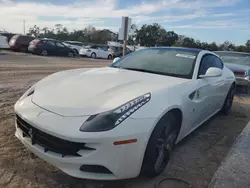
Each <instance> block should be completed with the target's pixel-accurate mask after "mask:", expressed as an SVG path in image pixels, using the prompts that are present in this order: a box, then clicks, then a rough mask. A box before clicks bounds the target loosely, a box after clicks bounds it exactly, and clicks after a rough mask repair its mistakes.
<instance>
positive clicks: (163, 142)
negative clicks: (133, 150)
mask: <svg viewBox="0 0 250 188" xmlns="http://www.w3.org/2000/svg"><path fill="white" fill-rule="evenodd" d="M177 124H178V120H177V118H176V116H175V115H174V113H171V112H169V113H167V114H166V115H165V116H164V117H163V118H162V119H161V120H160V121H159V123H158V124H157V125H156V127H155V129H154V131H153V133H152V135H151V137H150V139H149V142H148V145H147V148H146V152H145V156H144V160H143V165H142V173H143V174H145V175H146V176H151V177H152V176H157V175H159V174H160V173H162V172H163V171H164V169H165V168H166V166H167V164H168V161H169V158H170V153H171V151H172V149H173V148H174V146H175V142H176V140H177V137H178V134H179V128H176V127H179V126H177Z"/></svg>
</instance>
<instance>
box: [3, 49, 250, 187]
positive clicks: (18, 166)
mask: <svg viewBox="0 0 250 188" xmlns="http://www.w3.org/2000/svg"><path fill="white" fill-rule="evenodd" d="M109 63H110V62H108V61H106V60H90V59H80V58H77V59H67V58H53V57H39V56H31V55H25V54H9V53H7V54H4V53H1V52H0V187H18V188H22V187H25V188H26V187H32V188H33V187H39V188H40V187H43V188H51V187H72V188H73V187H83V188H99V187H102V188H122V187H124V188H125V187H126V188H128V187H132V188H135V187H136V188H139V187H144V188H153V187H154V185H155V183H156V182H157V181H158V180H160V179H161V178H163V177H177V178H181V179H183V180H186V181H188V182H189V183H190V184H191V185H193V187H196V188H203V187H204V188H205V187H207V185H208V183H209V181H210V180H211V178H212V176H213V174H214V172H215V171H216V170H217V168H218V166H219V165H220V163H221V161H222V160H223V158H224V157H225V156H226V154H227V152H228V150H229V149H230V146H231V145H232V144H233V142H234V140H235V138H236V137H237V135H238V134H239V133H240V132H241V130H242V129H243V128H244V127H245V125H246V124H247V122H248V121H249V119H250V113H249V112H250V98H249V96H248V95H245V94H238V95H237V96H236V97H235V101H234V104H233V110H232V113H231V114H230V116H227V117H225V116H220V115H217V116H215V117H214V118H212V119H211V120H210V121H209V122H207V123H205V124H204V125H203V126H201V127H200V128H198V129H197V130H196V131H194V132H193V133H192V134H191V135H190V136H188V137H187V138H186V139H184V140H183V141H182V142H181V143H180V144H178V146H177V147H176V149H175V151H174V152H173V156H172V160H171V161H170V164H169V165H168V167H167V168H166V170H165V173H164V174H162V175H161V176H160V177H157V178H155V179H147V178H143V177H139V178H135V179H131V180H123V181H113V182H107V181H90V180H79V179H75V178H71V177H69V176H68V175H66V174H64V173H63V172H61V171H59V170H58V169H55V168H54V167H52V166H51V165H49V164H47V163H46V162H44V161H42V160H40V159H39V158H37V157H36V156H35V155H33V154H32V153H30V152H29V151H28V150H27V149H26V148H25V147H24V146H23V145H22V144H21V143H20V142H19V141H18V140H17V139H16V138H15V136H14V131H15V130H14V113H13V105H14V103H15V101H16V100H17V99H18V98H19V97H20V96H21V94H22V93H23V92H24V91H25V90H26V89H27V88H28V87H29V86H31V85H32V84H33V83H35V82H36V81H38V80H40V79H41V78H43V77H45V76H47V75H49V74H51V73H53V72H56V71H60V70H65V69H71V68H79V67H101V66H105V65H108V64H109ZM162 187H163V186H162ZM175 187H178V186H175Z"/></svg>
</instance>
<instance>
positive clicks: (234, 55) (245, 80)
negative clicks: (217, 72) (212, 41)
mask: <svg viewBox="0 0 250 188" xmlns="http://www.w3.org/2000/svg"><path fill="white" fill-rule="evenodd" d="M215 53H216V54H217V55H219V56H220V58H221V59H222V61H223V62H224V63H225V65H226V66H227V67H228V68H229V69H230V70H232V71H233V72H234V75H235V77H236V85H238V86H241V87H242V88H243V89H244V91H245V92H246V93H248V88H249V83H250V79H249V76H250V53H243V52H232V51H216V52H215Z"/></svg>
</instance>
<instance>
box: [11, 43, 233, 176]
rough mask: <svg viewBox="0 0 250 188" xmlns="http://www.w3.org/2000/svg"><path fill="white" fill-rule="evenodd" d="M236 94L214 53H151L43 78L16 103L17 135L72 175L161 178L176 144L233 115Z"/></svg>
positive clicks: (158, 50) (155, 50) (168, 50)
mask: <svg viewBox="0 0 250 188" xmlns="http://www.w3.org/2000/svg"><path fill="white" fill-rule="evenodd" d="M234 92H235V77H234V74H233V72H232V71H230V70H229V69H228V68H227V67H225V66H224V65H223V62H222V61H221V60H220V58H219V57H218V56H217V55H216V54H215V53H213V52H209V51H204V50H200V49H189V48H168V47H162V48H159V47H158V48H147V49H145V50H139V51H137V52H134V53H131V54H129V55H127V56H125V57H123V58H121V59H119V60H118V61H114V62H113V63H112V64H111V65H109V66H108V67H102V68H82V69H74V70H66V71H62V72H58V73H55V74H52V75H50V76H48V77H46V78H44V79H42V80H40V81H39V82H38V83H36V84H35V85H33V86H32V87H31V88H30V89H28V90H27V91H26V92H25V93H24V94H23V95H22V97H21V98H20V99H19V100H18V101H17V102H16V104H15V107H14V112H15V114H16V119H15V121H16V124H15V125H16V133H15V135H16V137H17V138H18V139H19V140H20V141H21V142H22V143H23V144H24V145H25V146H26V147H27V148H28V149H29V150H31V151H32V152H34V153H35V154H36V155H37V156H39V157H40V158H42V159H44V160H45V161H47V162H48V163H50V164H52V165H54V166H56V167H57V168H59V169H61V170H62V171H64V172H65V173H67V174H69V175H70V176H74V177H77V178H84V179H99V180H116V179H126V178H133V177H136V176H138V175H139V174H140V173H141V172H142V174H147V175H148V176H156V175H159V174H160V173H161V172H163V170H164V169H165V167H166V166H167V164H168V161H169V157H170V156H171V151H172V150H173V149H174V146H175V144H176V143H178V142H179V141H180V140H182V139H183V138H184V137H186V136H187V135H188V134H189V133H191V132H192V131H193V130H195V129H196V128H197V127H199V126H200V125H201V124H203V123H204V122H205V121H207V120H208V119H209V118H211V117H212V116H213V115H215V114H217V113H218V112H221V113H224V114H226V115H227V114H228V113H229V112H230V109H231V106H232V102H233V98H234ZM13 152H15V151H13Z"/></svg>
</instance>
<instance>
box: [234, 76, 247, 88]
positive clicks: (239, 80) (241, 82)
mask: <svg viewBox="0 0 250 188" xmlns="http://www.w3.org/2000/svg"><path fill="white" fill-rule="evenodd" d="M235 78H236V85H239V86H248V85H249V82H250V81H249V76H246V77H235Z"/></svg>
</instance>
